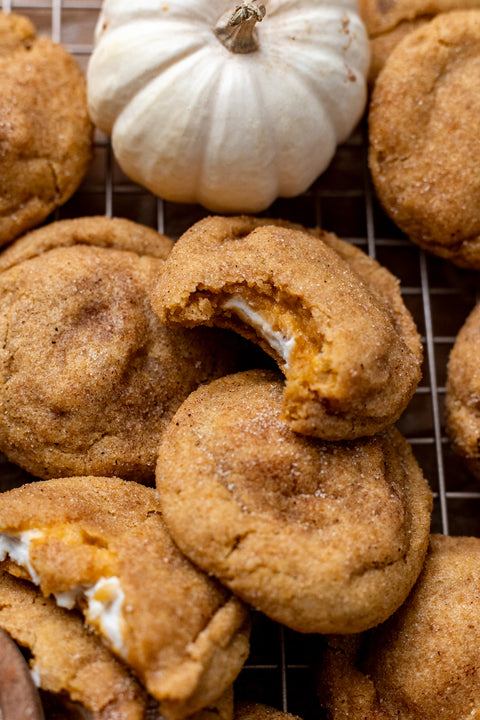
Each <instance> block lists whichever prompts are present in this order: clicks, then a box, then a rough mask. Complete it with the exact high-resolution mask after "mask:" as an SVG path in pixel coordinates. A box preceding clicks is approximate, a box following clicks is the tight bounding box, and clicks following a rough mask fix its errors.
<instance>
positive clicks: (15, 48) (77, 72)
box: [0, 13, 93, 245]
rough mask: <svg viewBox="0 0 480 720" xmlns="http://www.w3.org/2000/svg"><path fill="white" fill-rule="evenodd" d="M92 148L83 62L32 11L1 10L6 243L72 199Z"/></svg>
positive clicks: (1, 191)
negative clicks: (43, 29)
mask: <svg viewBox="0 0 480 720" xmlns="http://www.w3.org/2000/svg"><path fill="white" fill-rule="evenodd" d="M92 153H93V125H92V122H91V120H90V118H89V116H88V111H87V99H86V81H85V77H84V74H83V72H82V70H81V69H80V67H79V66H78V65H77V63H76V61H75V60H74V58H73V57H72V56H71V55H70V54H69V53H68V52H67V50H66V49H65V48H64V47H63V46H62V45H59V44H57V43H54V42H52V41H51V40H50V39H49V38H47V37H36V35H35V29H34V27H33V25H32V24H31V22H30V21H29V20H28V19H27V18H26V17H23V16H20V15H16V14H6V13H0V245H5V244H6V243H8V242H10V241H11V240H13V239H14V238H16V237H18V236H19V235H20V234H22V233H23V232H25V231H26V230H29V229H30V228H32V227H34V226H35V225H39V224H40V223H41V222H42V221H43V220H44V219H45V218H46V217H47V216H48V215H49V214H50V213H51V212H52V211H53V210H54V209H55V208H56V207H58V206H59V205H62V204H63V203H65V202H66V201H67V200H68V199H69V198H70V197H71V195H72V194H73V193H74V192H75V190H76V189H77V188H78V186H79V185H80V182H81V181H82V180H83V178H84V176H85V174H86V172H87V170H88V167H89V165H90V161H91V159H92Z"/></svg>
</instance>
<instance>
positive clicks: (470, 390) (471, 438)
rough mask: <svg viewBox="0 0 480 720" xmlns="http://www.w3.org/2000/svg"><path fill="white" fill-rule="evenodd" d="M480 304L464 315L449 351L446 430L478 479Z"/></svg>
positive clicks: (479, 438)
mask: <svg viewBox="0 0 480 720" xmlns="http://www.w3.org/2000/svg"><path fill="white" fill-rule="evenodd" d="M479 358H480V303H478V304H477V305H476V306H475V307H474V309H473V310H472V312H471V313H470V315H469V316H468V318H467V320H466V322H465V323H464V325H463V327H462V328H461V329H460V332H459V333H458V335H457V338H456V340H455V343H454V346H453V348H452V350H451V352H450V358H449V361H448V371H447V386H446V398H445V408H446V423H445V424H446V430H447V433H448V436H449V439H450V442H451V443H452V446H453V449H454V450H455V452H457V453H458V455H460V456H461V457H462V458H463V459H464V460H465V461H466V464H467V465H468V468H469V469H470V471H471V472H472V473H473V474H474V475H475V476H476V477H477V478H478V479H479V480H480V407H479V403H478V398H479V397H480V362H479Z"/></svg>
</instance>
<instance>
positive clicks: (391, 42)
mask: <svg viewBox="0 0 480 720" xmlns="http://www.w3.org/2000/svg"><path fill="white" fill-rule="evenodd" d="M478 8H480V0H359V9H360V14H361V17H362V20H363V21H364V23H365V26H366V28H367V32H368V35H369V37H370V47H371V50H372V56H371V63H370V71H369V80H370V83H374V82H375V80H376V78H377V76H378V73H379V72H380V70H381V69H382V67H383V66H384V65H385V62H386V60H387V58H388V56H389V55H390V53H391V52H392V50H393V48H394V47H395V46H396V45H397V44H398V43H399V42H400V40H401V39H402V38H404V37H405V36H406V35H408V34H409V33H411V32H412V30H416V29H417V28H419V27H421V26H422V25H425V24H426V23H427V22H429V21H430V20H432V19H433V18H434V17H435V16H436V15H438V14H439V13H442V12H449V11H450V10H466V9H478Z"/></svg>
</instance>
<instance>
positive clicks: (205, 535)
mask: <svg viewBox="0 0 480 720" xmlns="http://www.w3.org/2000/svg"><path fill="white" fill-rule="evenodd" d="M282 390H283V388H282V382H281V378H279V376H278V375H277V373H273V372H269V371H247V372H245V373H237V374H236V375H230V376H228V377H224V378H220V379H219V380H215V381H212V382H211V383H210V384H209V385H208V386H203V387H201V388H199V389H198V390H196V391H195V392H194V393H192V394H191V395H190V396H189V397H188V398H187V400H186V401H185V402H184V403H183V405H182V406H181V407H180V409H179V410H178V412H177V413H176V414H175V416H174V418H173V420H172V423H171V425H170V427H169V428H168V430H167V431H166V433H165V435H164V438H163V441H162V443H161V444H160V449H159V456H158V464H157V473H156V481H157V488H158V491H159V496H160V504H161V506H162V511H163V514H164V518H165V522H166V523H167V525H168V527H169V530H170V532H171V533H172V536H173V537H174V539H175V541H176V542H177V543H178V545H179V547H180V548H181V549H182V550H183V551H184V552H185V553H186V554H187V555H188V556H189V557H190V558H191V559H192V560H193V562H194V563H196V564H198V565H199V566H200V567H202V568H204V570H206V571H207V572H210V573H212V574H213V575H215V576H216V577H218V578H219V579H220V580H221V581H222V582H223V583H225V584H226V585H227V586H228V587H230V588H231V589H232V591H233V592H235V593H236V594H238V595H239V596H240V597H242V598H243V599H244V600H246V601H247V602H249V603H250V604H252V605H253V606H255V607H256V608H258V609H259V610H261V611H262V612H264V613H265V614H266V615H268V616H270V617H271V618H273V619H274V620H277V621H279V622H281V623H284V624H285V625H287V626H289V627H290V628H292V629H294V630H297V631H300V632H314V633H325V632H346V633H351V632H358V631H359V629H360V628H363V629H366V628H367V627H372V626H373V625H375V624H377V623H379V622H382V621H383V620H385V619H386V618H387V617H388V615H389V614H391V613H392V612H393V611H394V610H395V609H397V608H398V606H399V605H400V604H401V602H403V600H404V599H405V597H406V595H407V593H408V592H409V590H410V588H411V586H412V585H413V583H414V582H415V579H416V577H417V575H418V573H419V572H420V569H421V566H422V562H423V557H424V554H425V551H426V547H427V543H428V533H429V527H430V512H431V493H430V490H429V488H428V485H427V483H426V481H425V479H424V478H423V475H422V473H421V470H420V469H419V467H418V465H417V463H416V461H415V460H414V458H413V455H412V452H411V450H410V448H409V446H408V444H407V442H406V441H405V440H404V439H403V438H402V437H401V435H400V434H399V433H398V432H397V431H396V430H394V429H390V430H388V431H386V432H385V433H383V434H380V435H378V436H375V437H373V438H368V439H362V440H357V441H355V442H351V443H347V442H345V443H325V442H321V441H319V440H316V439H314V438H308V437H305V436H301V435H298V434H297V433H294V432H293V431H292V430H291V429H290V428H289V426H288V425H287V424H286V423H284V422H283V421H282V419H281V405H282ZM192 518H195V522H192Z"/></svg>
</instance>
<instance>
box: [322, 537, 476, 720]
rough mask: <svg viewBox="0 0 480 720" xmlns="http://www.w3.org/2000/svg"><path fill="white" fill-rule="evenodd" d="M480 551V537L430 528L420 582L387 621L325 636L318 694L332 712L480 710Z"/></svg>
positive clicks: (427, 716) (462, 717)
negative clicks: (351, 633) (342, 634)
mask: <svg viewBox="0 0 480 720" xmlns="http://www.w3.org/2000/svg"><path fill="white" fill-rule="evenodd" d="M479 557H480V539H479V538H474V537H448V536H443V535H432V536H431V540H430V546H429V550H428V554H427V557H426V560H425V566H424V568H423V570H422V573H421V575H420V577H419V579H418V581H417V583H416V584H415V586H414V588H413V590H412V592H411V593H410V595H409V597H408V599H407V601H406V602H405V603H404V605H402V607H401V608H400V609H399V610H398V611H397V612H396V613H395V614H394V615H393V616H392V617H391V618H390V619H389V620H388V621H387V622H386V623H384V624H383V625H380V626H379V627H378V628H375V629H374V630H371V631H370V632H367V633H365V634H361V635H357V636H351V637H349V638H346V637H331V638H328V649H327V651H326V652H325V653H324V655H323V661H322V666H321V668H320V674H319V694H320V699H321V701H322V704H323V705H324V707H325V708H327V709H328V717H329V718H332V720H347V718H348V720H364V719H365V718H369V719H370V718H371V719H372V720H373V719H375V720H413V719H414V718H422V720H451V719H452V718H455V719H456V720H467V718H474V717H477V716H478V714H479V712H480V683H479V679H478V644H479V642H480V623H479V618H478V593H479V588H480V562H479Z"/></svg>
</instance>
